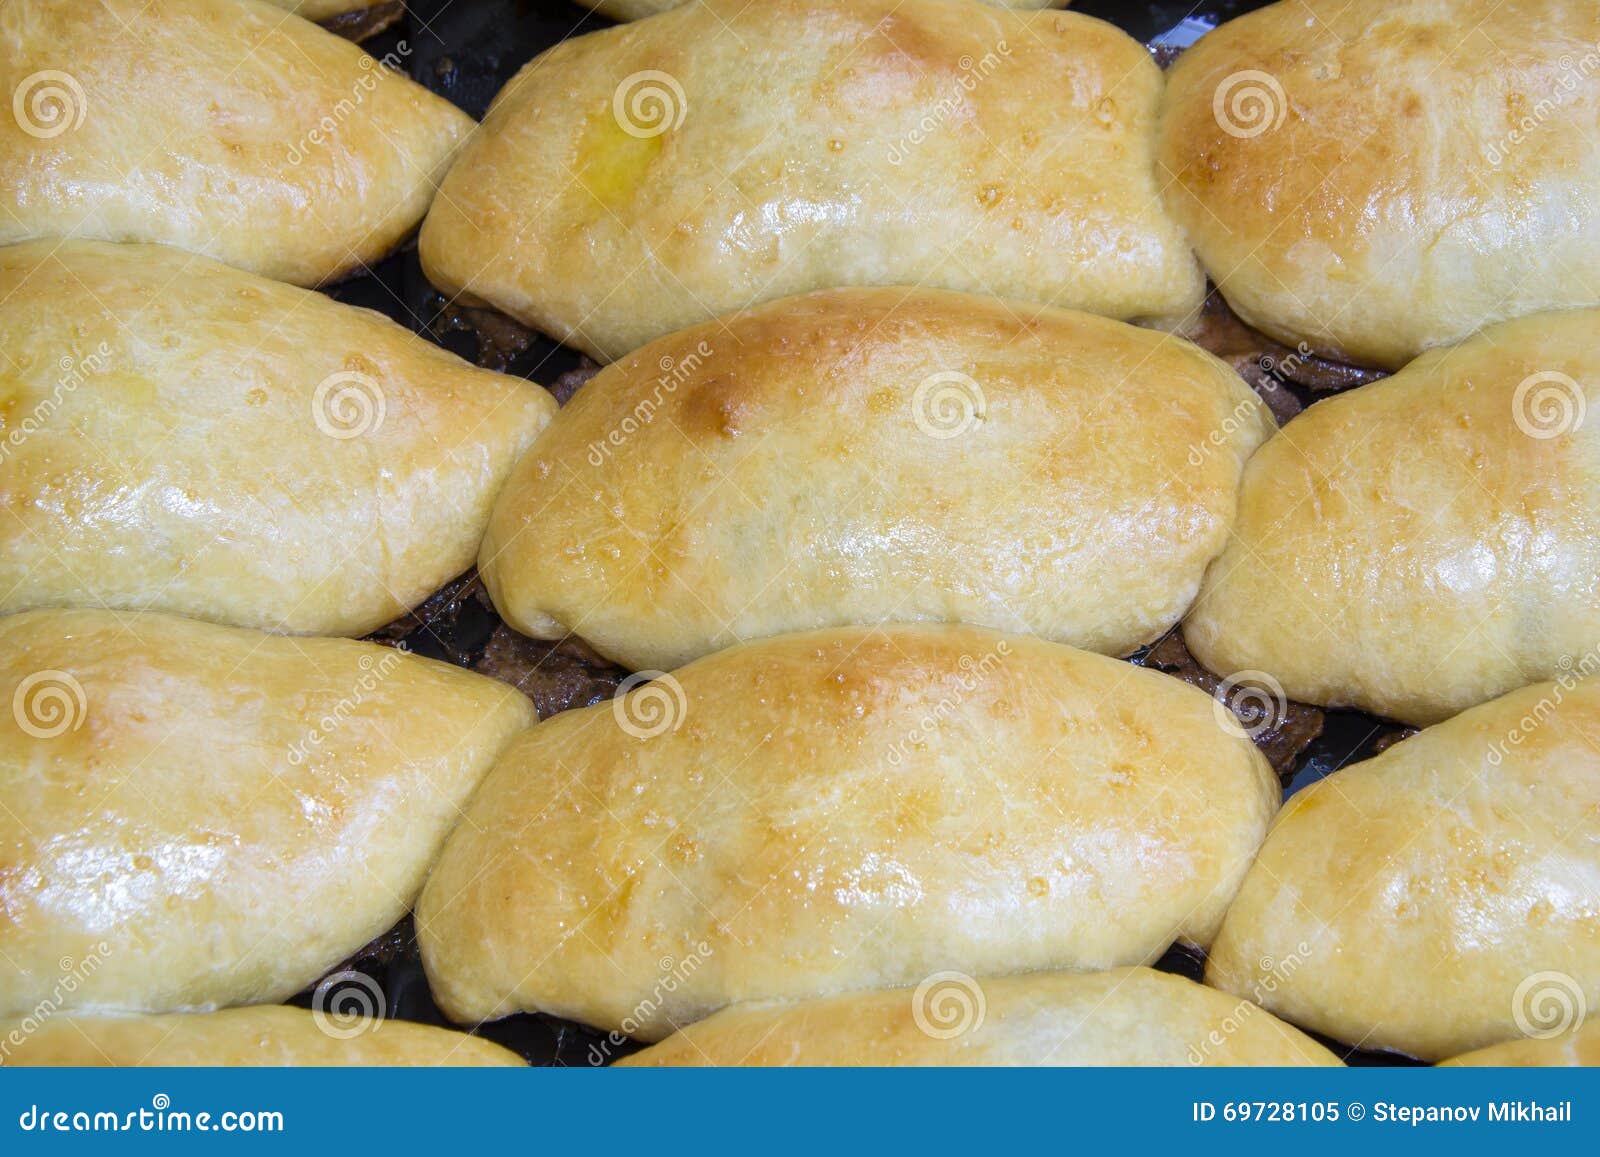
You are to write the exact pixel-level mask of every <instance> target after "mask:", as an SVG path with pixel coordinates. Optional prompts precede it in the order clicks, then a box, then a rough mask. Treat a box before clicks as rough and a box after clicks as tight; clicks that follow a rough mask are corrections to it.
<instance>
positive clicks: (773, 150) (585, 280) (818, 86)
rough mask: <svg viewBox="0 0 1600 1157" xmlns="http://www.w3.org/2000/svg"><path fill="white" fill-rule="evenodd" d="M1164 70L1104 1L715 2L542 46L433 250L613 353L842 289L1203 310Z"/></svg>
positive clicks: (1156, 313) (453, 267) (426, 236)
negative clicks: (1181, 212)
mask: <svg viewBox="0 0 1600 1157" xmlns="http://www.w3.org/2000/svg"><path fill="white" fill-rule="evenodd" d="M1161 84H1162V81H1161V73H1160V70H1159V69H1157V67H1156V65H1155V63H1154V62H1153V61H1152V60H1151V59H1150V55H1149V53H1148V52H1146V51H1145V49H1144V48H1143V46H1141V45H1140V44H1138V43H1137V42H1135V41H1134V40H1132V39H1131V38H1129V37H1128V36H1127V35H1126V34H1125V33H1123V32H1121V31H1119V30H1118V29H1116V28H1114V27H1112V26H1111V25H1109V24H1105V23H1102V22H1101V21H1098V20H1094V19H1091V18H1089V17H1086V16H1077V15H1072V14H1069V13H1060V12H1041V13H1027V14H1025V13H1017V12H1009V11H1005V10H1003V9H1000V8H995V7H991V6H989V5H987V4H978V3H973V2H970V0H853V2H852V3H848V4H836V3H819V4H795V3H791V2H790V0H705V2H703V3H696V4H690V5H686V6H684V7H682V8H678V9H675V10H673V11H672V12H668V13H663V14H662V15H661V16H660V17H658V18H653V19H651V20H648V21H641V22H639V23H637V24H630V25H625V26H623V27H619V28H610V29H606V30H604V31H601V32H596V33H592V34H590V35H587V36H580V37H577V38H575V39H572V40H568V41H566V42H565V43H563V44H561V45H560V46H558V47H556V48H554V49H551V50H550V51H549V52H547V53H545V54H544V55H543V56H540V57H538V58H537V59H535V60H534V61H532V62H531V63H529V64H528V65H527V66H526V67H525V68H524V69H523V70H522V71H521V72H520V73H519V74H518V75H517V76H516V78H515V79H513V80H512V81H511V83H510V84H508V85H507V86H506V88H505V90H504V91H503V92H502V93H501V94H500V95H499V96H498V97H497V98H496V100H495V104H494V107H493V108H492V109H491V110H490V112H489V115H488V117H487V119H486V120H485V122H484V125H483V128H482V130H481V131H480V132H478V133H476V134H474V136H473V138H472V140H471V141H470V142H469V143H468V144H467V146H466V147H465V148H464V149H463V150H462V153H461V159H460V160H459V162H458V163H457V164H456V165H455V167H454V168H453V169H452V170H451V171H450V174H449V176H448V177H447V178H446V179H445V182H444V184H443V185H442V186H441V193H440V197H439V199H438V201H437V202H436V203H435V205H434V207H433V210H432V211H431V212H430V214H429V217H428V220H427V222H426V223H425V225H424V226H423V230H422V237H421V242H420V244H421V255H422V262H423V268H424V269H425V270H426V272H427V273H428V276H429V277H430V278H431V279H432V281H433V282H434V283H435V284H436V285H438V286H440V287H441V288H443V289H445V290H447V291H448V292H450V293H453V294H463V295H464V296H465V297H467V298H468V299H469V300H483V301H487V302H489V303H491V304H493V305H495V306H496V307H498V308H499V309H501V310H504V311H505V312H507V313H510V314H513V315H514V316H516V317H518V318H520V319H521V320H523V321H525V322H527V323H528V324H530V325H534V326H538V327H539V328H541V329H543V330H545V331H547V332H549V333H551V334H553V335H555V336H556V337H558V338H560V339H561V340H562V341H565V342H568V343H569V344H571V345H575V346H577V347H578V348H580V349H582V350H584V351H585V352H587V353H589V354H592V355H593V356H595V357H597V358H599V359H601V360H603V361H607V360H610V359H612V358H617V357H621V356H622V355H623V354H625V353H628V352H630V351H631V350H634V349H637V348H638V347H639V346H641V345H643V344H645V343H646V342H648V341H650V340H652V339H653V338H657V337H660V336H662V335H663V334H666V333H670V332H672V331H674V330H679V329H683V328H684V327H686V326H689V325H693V324H695V323H697V322H702V321H706V320H708V319H710V318H712V317H715V316H717V315H719V314H723V313H727V312H730V311H732V310H736V309H742V308H745V307H747V306H751V305H755V304H757V303H759V302H762V301H768V300H771V299H773V298H777V297H783V296H785V295H788V294H793V293H799V292H803V291H806V290H812V289H822V288H827V287H832V286H842V285H894V284H916V285H928V286H935V287H941V288H946V289H960V290H968V291H972V292H982V293H993V294H998V295H1000V296H1003V297H1012V298H1020V299H1026V300H1030V301H1038V302H1047V303H1050V304H1053V305H1060V306H1070V307H1075V308H1079V309H1086V310H1090V311H1092V312H1094V313H1102V314H1107V315H1109V316H1112V317H1119V318H1169V317H1173V316H1175V315H1182V314H1185V313H1188V312H1189V311H1192V310H1194V309H1196V308H1197V307H1198V306H1199V304H1200V302H1201V296H1202V293H1203V290H1204V278H1203V276H1202V275H1201V273H1200V270H1199V267H1198V265H1197V264H1196V262H1195V260H1194V257H1193V256H1192V254H1191V253H1190V250H1189V244H1188V242H1187V240H1186V239H1185V238H1184V237H1183V235H1182V233H1181V232H1180V231H1179V229H1178V227H1177V225H1176V224H1175V223H1174V222H1173V221H1172V219H1171V218H1169V217H1168V216H1167V215H1166V213H1165V210H1164V209H1163V208H1162V205H1161V197H1160V194H1159V192H1158V190H1157V188H1156V183H1155V160H1154V152H1155V118H1156V111H1157V105H1158V103H1159V99H1160V92H1161Z"/></svg>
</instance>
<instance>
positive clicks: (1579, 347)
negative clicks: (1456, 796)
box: [1184, 310, 1600, 724]
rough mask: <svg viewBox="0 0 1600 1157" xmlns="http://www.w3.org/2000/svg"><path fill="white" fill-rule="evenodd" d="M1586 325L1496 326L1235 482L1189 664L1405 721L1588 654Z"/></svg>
mask: <svg viewBox="0 0 1600 1157" xmlns="http://www.w3.org/2000/svg"><path fill="white" fill-rule="evenodd" d="M1597 327H1600V310H1572V311H1568V312H1564V313H1550V314H1541V315H1538V316H1536V317H1530V318H1523V319H1521V320H1518V321H1513V322H1506V323H1504V324H1502V325H1498V326H1495V327H1493V328H1492V329H1490V330H1487V331H1485V332H1484V333H1483V334H1482V335H1481V336H1479V337H1476V338H1473V339H1470V340H1468V341H1466V342H1463V343H1462V344H1461V345H1459V346H1456V347H1454V348H1452V349H1448V350H1435V351H1433V352H1431V353H1427V354H1424V355H1423V356H1422V357H1420V358H1418V359H1417V360H1416V361H1414V362H1412V363H1411V364H1410V365H1409V366H1407V367H1406V368H1405V369H1404V370H1402V371H1401V372H1400V373H1398V374H1396V375H1395V376H1394V377H1392V378H1387V379H1385V380H1383V381H1380V382H1376V383H1374V384H1372V385H1369V386H1362V387H1361V388H1359V389H1356V390H1352V391H1350V392H1349V393H1345V394H1341V395H1339V396H1338V397H1335V398H1329V399H1327V400H1326V401H1322V402H1318V403H1317V404H1316V405H1314V406H1312V407H1311V408H1310V409H1308V410H1306V411H1305V412H1304V413H1302V414H1301V415H1300V416H1299V417H1297V418H1295V419H1294V420H1293V421H1291V422H1290V423H1289V424H1288V425H1286V426H1285V427H1284V428H1283V429H1282V430H1281V431H1280V432H1279V433H1278V434H1277V435H1276V436H1274V437H1273V438H1272V439H1271V441H1269V442H1268V443H1267V444H1266V445H1265V446H1263V447H1262V448H1261V450H1260V451H1259V452H1258V453H1257V454H1256V455H1255V457H1254V458H1252V459H1251V460H1250V463H1249V465H1248V466H1246V468H1245V471H1244V482H1243V486H1242V492H1241V496H1240V499H1239V514H1238V517H1237V518H1236V519H1235V520H1234V523H1233V527H1232V530H1231V534H1230V538H1229V542H1228V546H1227V548H1226V549H1225V550H1224V551H1223V552H1222V554H1221V557H1219V558H1218V559H1217V560H1216V561H1215V562H1214V563H1212V564H1211V568H1210V570H1209V571H1208V572H1207V574H1206V580H1205V585H1204V587H1203V588H1202V589H1201V592H1200V598H1199V600H1198V601H1197V602H1196V604H1195V607H1194V609H1193V611H1191V612H1190V614H1189V617H1188V620H1187V621H1186V622H1185V624H1184V636H1185V638H1186V639H1187V640H1188V644H1189V648H1190V649H1191V650H1192V651H1193V652H1194V654H1195V657H1196V658H1198V659H1199V660H1200V661H1201V662H1202V663H1204V664H1205V665H1206V666H1207V667H1209V668H1211V670H1213V671H1216V672H1218V673H1219V674H1222V675H1228V674H1231V673H1234V672H1238V671H1241V670H1249V671H1264V672H1267V673H1268V674H1270V675H1271V676H1273V677H1274V678H1276V679H1277V680H1278V681H1279V682H1280V684H1281V685H1282V688H1283V690H1284V691H1285V692H1286V693H1287V695H1288V696H1289V697H1290V698H1292V699H1298V700H1301V701H1304V702H1308V703H1320V704H1325V705H1329V706H1335V707H1343V706H1354V707H1360V708H1362V709H1363V710H1366V711H1371V712H1373V713H1374V714H1377V715H1385V716H1389V717H1391V718H1394V719H1399V720H1403V721H1405V722H1407V723H1416V724H1428V723H1436V722H1438V721H1440V720H1442V719H1446V718H1448V717H1449V716H1451V715H1453V714H1455V713H1456V712H1458V711H1461V710H1463V709H1465V708H1467V707H1471V706H1472V705H1473V704H1475V703H1482V702H1484V701H1485V700H1488V699H1492V698H1494V697H1495V696H1496V695H1500V694H1503V693H1505V692H1506V691H1510V690H1511V689H1513V688H1515V687H1521V686H1524V685H1526V684H1528V683H1533V682H1537V681H1539V680H1542V679H1552V678H1555V677H1556V676H1557V675H1558V674H1560V673H1561V672H1562V671H1563V670H1565V669H1566V668H1567V667H1568V666H1569V665H1570V664H1571V663H1572V662H1573V661H1574V659H1575V658H1576V657H1577V656H1578V655H1580V654H1582V653H1584V652H1586V651H1588V650H1589V649H1590V648H1591V647H1593V646H1594V645H1595V644H1596V642H1597V641H1600V586H1597V585H1596V582H1595V575H1596V574H1597V573H1600V422H1596V421H1593V420H1591V421H1588V422H1585V421H1584V420H1583V419H1584V412H1585V409H1586V406H1587V402H1586V395H1587V392H1588V391H1592V390H1594V389H1595V388H1596V387H1597V386H1600V347H1597V346H1596V343H1595V333H1596V329H1597Z"/></svg>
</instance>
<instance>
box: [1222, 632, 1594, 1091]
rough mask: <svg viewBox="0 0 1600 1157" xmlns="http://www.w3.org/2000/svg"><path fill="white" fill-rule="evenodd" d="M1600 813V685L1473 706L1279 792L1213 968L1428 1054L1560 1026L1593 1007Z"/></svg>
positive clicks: (1349, 1027)
mask: <svg viewBox="0 0 1600 1157" xmlns="http://www.w3.org/2000/svg"><path fill="white" fill-rule="evenodd" d="M1596 662H1597V663H1600V659H1597V660H1596ZM1596 815H1600V687H1596V686H1594V685H1591V684H1590V683H1587V682H1581V681H1579V680H1578V679H1577V678H1576V677H1573V678H1570V679H1567V680H1565V681H1563V682H1560V683H1545V684H1540V685H1538V686H1534V687H1527V688H1523V689H1522V690H1520V691H1516V692H1513V693H1512V694H1510V695H1507V696H1505V697H1504V698H1501V699H1497V700H1495V701H1494V702H1493V703H1487V704H1484V705H1483V706H1481V707H1475V708H1473V709H1472V710H1471V711H1468V712H1466V713H1464V714H1462V715H1459V716H1457V717H1456V718H1454V719H1452V720H1450V721H1449V722H1447V723H1441V724H1439V725H1438V726H1437V727H1430V728H1428V729H1427V730H1426V731H1423V732H1420V733H1419V734H1417V735H1415V736H1413V737H1411V738H1409V739H1406V740H1404V741H1403V742H1401V743H1398V744H1396V745H1395V746H1393V747H1391V748H1389V749H1388V750H1387V751H1385V752H1384V753H1383V754H1382V755H1379V756H1377V757H1376V758H1374V759H1370V760H1367V761H1366V762H1364V763H1358V764H1356V765H1354V766H1352V767H1347V768H1345V769H1344V770H1342V771H1338V772H1335V773H1334V774H1333V775H1332V776H1330V777H1328V778H1327V779H1324V780H1322V781H1321V782H1319V783H1316V784H1313V785H1312V786H1311V787H1308V788H1306V789H1305V790H1304V791H1301V792H1300V793H1299V794H1297V795H1295V796H1294V797H1292V798H1291V799H1290V800H1289V802H1288V803H1287V804H1286V805H1285V806H1284V809H1283V812H1282V813H1281V815H1280V816H1279V818H1278V820H1277V822H1276V823H1275V824H1274V825H1273V828H1272V834H1271V835H1270V836H1268V837H1267V842H1266V844H1265V845H1264V846H1263V847H1262V849H1261V853H1260V855H1259V857H1258V858H1257V859H1256V863H1255V866H1254V867H1252V868H1251V869H1250V874H1249V875H1248V876H1246V877H1245V882H1244V887H1243V888H1241V889H1240V891H1239V896H1238V899H1237V900H1235V901H1234V904H1233V907H1232V908H1230V909H1229V910H1228V918H1227V920H1226V922H1225V923H1224V924H1223V926H1222V932H1221V933H1220V934H1219V935H1218V936H1217V939H1216V943H1215V944H1213V945H1212V949H1211V958H1210V960H1209V962H1208V964H1207V966H1206V982H1207V983H1208V984H1212V985H1215V986H1217V987H1218V988H1221V989H1223V990H1225V991H1227V992H1232V993H1235V994H1237V995H1240V996H1247V997H1249V998H1250V999H1252V1000H1256V1001H1259V1002H1260V1003H1261V1004H1263V1005H1264V1006H1266V1007H1267V1008H1268V1009H1270V1010H1271V1011H1272V1012H1275V1013H1277V1014H1278V1015H1279V1016H1281V1017H1283V1018H1284V1019H1285V1020H1288V1021H1291V1022H1293V1023H1294V1024H1297V1025H1300V1026H1301V1027H1303V1028H1307V1029H1311V1030H1314V1031H1316V1032H1319V1033H1322V1034H1324V1035H1326V1036H1329V1037H1332V1038H1334V1039H1335V1040H1341V1041H1347V1042H1349V1043H1352V1044H1357V1043H1359V1044H1360V1045H1361V1046H1362V1047H1363V1048H1375V1049H1393V1050H1396V1051H1399V1052H1403V1053H1409V1054H1411V1055H1412V1056H1416V1057H1421V1058H1422V1059H1423V1060H1438V1059H1440V1058H1442V1057H1449V1056H1455V1055H1456V1054H1458V1053H1461V1052H1465V1051H1466V1050H1468V1049H1475V1048H1480V1047H1482V1046H1484V1045H1488V1044H1493V1043H1495V1042H1497V1041H1504V1040H1510V1039H1513V1038H1515V1037H1520V1036H1525V1035H1527V1034H1529V1033H1532V1032H1536V1031H1545V1030H1548V1029H1550V1028H1551V1027H1552V1023H1551V1022H1554V1027H1556V1029H1557V1030H1558V1031H1559V1029H1561V1028H1566V1027H1570V1026H1571V1025H1572V1023H1573V1022H1574V1021H1575V1020H1576V1019H1577V1018H1578V1017H1579V1016H1581V1015H1582V1013H1581V1011H1580V1010H1581V1009H1583V1008H1585V1007H1588V1008H1594V1007H1597V1002H1600V921H1597V920H1596V919H1595V899H1594V884H1593V881H1595V880H1596V879H1600V843H1597V842H1596V840H1595V838H1594V824H1593V818H1594V816H1596Z"/></svg>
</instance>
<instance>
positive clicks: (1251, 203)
mask: <svg viewBox="0 0 1600 1157" xmlns="http://www.w3.org/2000/svg"><path fill="white" fill-rule="evenodd" d="M1596 45H1600V5H1597V4H1595V3H1594V0H1450V2H1448V3H1441V2H1440V0H1285V2H1284V3H1280V4H1273V5H1271V6H1269V7H1267V8H1263V9H1260V10H1259V11H1256V12H1251V13H1249V14H1247V15H1245V16H1241V17H1239V18H1238V19H1237V20H1232V21H1229V22H1228V23H1227V24H1224V25H1223V26H1222V27H1221V28H1218V29H1217V30H1215V31H1214V32H1210V33H1207V34H1206V36H1204V37H1203V38H1202V39H1201V40H1200V42H1199V43H1198V44H1196V45H1195V46H1194V47H1193V48H1191V49H1189V50H1188V51H1187V52H1185V53H1184V54H1183V56H1181V57H1180V58H1179V59H1178V62H1177V64H1176V65H1174V66H1173V68H1172V70H1171V72H1170V73H1169V75H1168V82H1167V91H1166V98H1165V102H1164V105H1163V110H1162V117H1161V130H1160V154H1159V155H1160V167H1161V179H1162V187H1163V188H1164V190H1165V191H1166V195H1167V204H1168V206H1169V207H1170V209H1171V211H1172V213H1173V214H1174V215H1175V216H1176V217H1177V219H1178V220H1180V221H1181V222H1182V223H1183V225H1184V227H1185V228H1186V229H1187V230H1188V233H1189V236H1190V237H1191V238H1193V240H1194V244H1195V248H1196V249H1197V250H1198V251H1199V254H1200V259H1201V261H1202V262H1203V263H1204V265H1205V267H1206V270H1207V272H1209V273H1210V274H1211V276H1212V278H1213V279H1214V280H1215V281H1216V283H1217V286H1218V288H1220V289H1221V290H1222V293H1223V295H1224V296H1225V297H1226V298H1227V299H1228V304H1229V305H1231V306H1232V307H1233V309H1234V311H1235V312H1236V313H1238V314H1239V316H1240V317H1242V318H1244V320H1245V321H1247V322H1249V323H1250V324H1251V325H1253V326H1255V327H1256V328H1257V329H1260V330H1262V331H1264V332H1265V333H1268V334H1270V335H1271V336H1273V337H1275V338H1277V339H1278V340H1279V341H1282V342H1284V343H1286V344H1288V345H1290V346H1295V345H1297V344H1298V343H1301V342H1304V343H1306V346H1307V352H1311V351H1315V352H1317V353H1319V354H1324V355H1327V356H1330V357H1334V358H1339V359H1343V360H1347V361H1355V362H1361V363H1365V364H1370V365H1376V366H1383V367H1387V368H1393V367H1396V366H1399V365H1402V364H1404V363H1405V362H1406V361H1407V360H1409V359H1410V358H1412V357H1414V356H1415V355H1416V354H1417V353H1419V352H1421V351H1422V350H1424V349H1427V348H1430V347H1432V346H1439V345H1448V344H1450V343H1453V342H1457V341H1460V340H1461V339H1462V338H1465V337H1467V336H1468V335H1470V334H1472V333H1474V332H1476V331H1477V330H1479V329H1481V328H1482V327H1483V326H1485V325H1487V324H1490V323H1492V322H1496V321H1501V320H1505V319H1508V318H1513V317H1519V316H1522V315H1524V314H1528V313H1535V312H1538V311H1540V310H1547V309H1564V308H1569V307H1573V306H1585V305H1594V304H1596V303H1600V278H1597V277H1596V275H1595V269H1596V268H1597V267H1600V198H1597V197H1596V196H1595V189H1596V188H1597V187H1600V149H1597V148H1596V147H1595V139H1596V132H1597V130H1600V67H1596V63H1597V61H1600V57H1597V55H1596V53H1597V49H1596Z"/></svg>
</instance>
